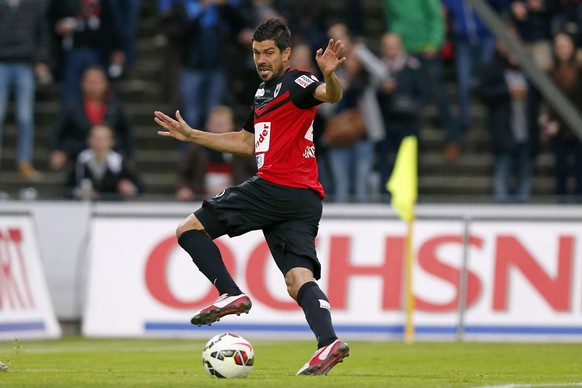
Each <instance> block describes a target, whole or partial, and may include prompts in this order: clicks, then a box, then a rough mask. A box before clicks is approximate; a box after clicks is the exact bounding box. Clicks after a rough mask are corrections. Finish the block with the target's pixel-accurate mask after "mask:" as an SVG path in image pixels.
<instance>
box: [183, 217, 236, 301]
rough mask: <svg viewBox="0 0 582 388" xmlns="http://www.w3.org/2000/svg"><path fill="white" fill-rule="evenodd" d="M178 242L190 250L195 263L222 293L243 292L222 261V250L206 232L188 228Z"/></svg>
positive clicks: (233, 293) (234, 293)
mask: <svg viewBox="0 0 582 388" xmlns="http://www.w3.org/2000/svg"><path fill="white" fill-rule="evenodd" d="M178 244H180V246H181V247H182V248H184V250H185V251H186V252H188V254H189V255H190V257H192V261H193V262H194V264H196V266H197V267H198V269H199V270H200V272H202V273H203V274H204V276H206V277H207V278H208V280H210V282H211V283H212V284H214V287H216V289H217V290H218V293H219V294H220V295H222V294H224V293H227V292H228V293H229V295H240V294H241V291H240V289H239V288H238V287H237V285H236V283H235V282H234V280H233V279H232V277H231V276H230V273H228V270H227V269H226V266H225V265H224V262H223V261H222V255H221V254H220V250H219V249H218V247H217V246H216V244H215V243H214V241H212V239H211V238H210V237H208V235H207V234H206V233H204V232H203V231H201V230H195V229H192V230H188V231H186V232H184V233H182V234H181V235H180V238H179V239H178ZM237 292H238V294H237Z"/></svg>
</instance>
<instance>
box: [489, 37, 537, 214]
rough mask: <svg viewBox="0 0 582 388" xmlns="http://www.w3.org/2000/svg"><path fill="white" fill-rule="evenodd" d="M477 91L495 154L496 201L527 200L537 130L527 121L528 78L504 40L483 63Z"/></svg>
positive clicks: (494, 187)
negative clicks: (481, 101) (482, 103)
mask: <svg viewBox="0 0 582 388" xmlns="http://www.w3.org/2000/svg"><path fill="white" fill-rule="evenodd" d="M479 91H480V94H481V97H482V99H483V102H484V104H485V106H486V107H487V111H488V113H487V117H488V125H489V131H490V134H491V139H492V143H493V152H494V155H495V160H494V163H495V165H494V180H493V190H494V198H495V201H496V202H497V203H511V202H517V203H526V202H528V201H529V200H530V194H531V172H532V165H533V153H534V150H532V147H531V143H532V141H533V139H534V138H535V137H537V132H536V131H534V132H532V131H531V128H532V126H531V125H530V123H528V117H529V115H528V112H527V109H528V104H527V93H528V83H527V80H526V78H525V75H524V74H523V72H522V71H521V69H520V68H519V64H518V62H517V59H516V58H515V57H514V56H513V55H511V53H510V52H509V50H508V48H507V46H506V45H505V44H503V43H501V42H500V43H498V44H497V50H496V52H495V54H494V56H493V58H492V59H491V60H490V61H489V62H487V63H486V64H485V65H484V66H483V67H482V70H481V77H480V84H479ZM512 181H515V185H512Z"/></svg>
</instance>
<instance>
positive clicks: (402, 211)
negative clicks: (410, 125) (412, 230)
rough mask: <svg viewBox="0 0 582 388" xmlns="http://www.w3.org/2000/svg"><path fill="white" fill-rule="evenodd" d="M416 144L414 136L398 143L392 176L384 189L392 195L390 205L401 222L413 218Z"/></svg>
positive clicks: (415, 183)
mask: <svg viewBox="0 0 582 388" xmlns="http://www.w3.org/2000/svg"><path fill="white" fill-rule="evenodd" d="M417 149H418V144H417V140H416V136H407V137H405V138H404V139H403V140H402V142H401V143H400V148H399V149H398V154H397V155H396V163H395V164H394V169H393V170H392V175H391V176H390V179H389V180H388V182H386V189H387V190H388V191H389V192H390V194H391V195H392V199H391V201H390V204H391V205H392V207H393V208H394V210H395V211H396V212H397V213H398V215H399V216H400V218H401V219H402V220H406V221H410V220H412V218H413V217H414V205H415V203H416V198H417V197H418V162H417Z"/></svg>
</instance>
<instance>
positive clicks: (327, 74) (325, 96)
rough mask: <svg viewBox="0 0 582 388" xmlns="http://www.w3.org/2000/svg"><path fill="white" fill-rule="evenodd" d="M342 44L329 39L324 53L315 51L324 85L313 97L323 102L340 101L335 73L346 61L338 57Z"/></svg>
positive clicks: (339, 86)
mask: <svg viewBox="0 0 582 388" xmlns="http://www.w3.org/2000/svg"><path fill="white" fill-rule="evenodd" d="M343 49H344V44H343V43H342V41H341V40H338V41H335V42H334V40H333V39H330V40H329V42H328V44H327V47H326V49H325V51H323V49H319V50H317V53H316V54H315V60H316V61H317V65H318V66H319V69H320V70H321V73H322V74H323V79H324V81H325V83H324V84H321V85H319V86H318V87H317V89H315V93H314V97H315V98H317V99H318V100H319V101H323V102H331V103H334V102H338V101H340V100H341V99H342V94H343V91H342V85H341V83H340V80H339V79H338V78H337V76H336V74H335V71H336V70H337V68H338V67H339V66H340V65H341V64H342V63H344V62H345V61H346V57H340V55H341V52H342V50H343Z"/></svg>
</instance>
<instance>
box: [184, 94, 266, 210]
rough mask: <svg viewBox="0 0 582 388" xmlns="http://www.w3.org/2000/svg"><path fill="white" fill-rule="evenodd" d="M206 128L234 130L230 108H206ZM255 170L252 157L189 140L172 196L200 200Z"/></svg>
mask: <svg viewBox="0 0 582 388" xmlns="http://www.w3.org/2000/svg"><path fill="white" fill-rule="evenodd" d="M206 130H207V131H208V132H213V133H225V132H231V131H234V117H233V112H232V109H230V108H229V107H227V106H222V105H218V106H216V107H214V108H213V109H212V110H211V111H210V115H209V116H208V120H207V122H206ZM256 172H257V166H256V163H255V159H254V158H253V157H250V158H249V157H243V156H236V155H234V156H233V155H231V154H225V153H222V152H217V151H213V150H210V149H208V148H204V147H201V146H199V145H197V144H191V146H190V148H188V152H187V154H186V156H185V158H184V159H183V160H182V163H181V167H180V170H179V172H178V185H177V186H178V187H177V190H176V198H177V199H178V200H180V201H194V200H204V199H207V198H210V197H213V196H215V195H217V194H219V193H220V192H222V190H224V189H226V188H227V187H229V186H232V185H238V184H241V183H242V182H244V181H245V180H247V179H248V178H250V177H252V176H253V175H254V174H255V173H256Z"/></svg>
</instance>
